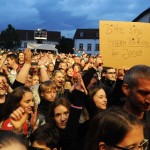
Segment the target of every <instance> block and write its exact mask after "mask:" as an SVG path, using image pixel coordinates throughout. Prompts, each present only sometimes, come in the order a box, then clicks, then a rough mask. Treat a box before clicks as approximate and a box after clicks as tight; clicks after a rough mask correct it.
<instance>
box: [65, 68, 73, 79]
mask: <svg viewBox="0 0 150 150" xmlns="http://www.w3.org/2000/svg"><path fill="white" fill-rule="evenodd" d="M66 75H67V76H68V77H73V68H72V67H69V68H68V69H67V70H66Z"/></svg>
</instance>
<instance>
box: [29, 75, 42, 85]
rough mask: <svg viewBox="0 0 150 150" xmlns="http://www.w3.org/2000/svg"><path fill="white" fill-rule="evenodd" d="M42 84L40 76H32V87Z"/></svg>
mask: <svg viewBox="0 0 150 150" xmlns="http://www.w3.org/2000/svg"><path fill="white" fill-rule="evenodd" d="M39 83H40V77H39V76H38V75H36V74H35V75H33V76H32V83H31V86H34V85H36V84H39Z"/></svg>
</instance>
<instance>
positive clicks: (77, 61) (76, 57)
mask: <svg viewBox="0 0 150 150" xmlns="http://www.w3.org/2000/svg"><path fill="white" fill-rule="evenodd" d="M74 63H79V64H80V57H78V56H75V57H74Z"/></svg>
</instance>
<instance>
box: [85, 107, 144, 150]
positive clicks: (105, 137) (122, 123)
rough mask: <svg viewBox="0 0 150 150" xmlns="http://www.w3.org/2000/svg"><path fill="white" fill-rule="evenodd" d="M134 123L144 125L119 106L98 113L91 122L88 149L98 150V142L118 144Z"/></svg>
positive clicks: (110, 144)
mask: <svg viewBox="0 0 150 150" xmlns="http://www.w3.org/2000/svg"><path fill="white" fill-rule="evenodd" d="M134 125H139V126H143V124H142V122H141V121H140V120H139V119H137V118H136V117H135V116H133V115H132V114H130V113H129V112H127V111H126V110H123V109H122V108H119V107H112V108H109V109H107V110H105V111H103V112H100V113H98V114H97V115H96V116H95V117H94V118H93V120H92V122H91V124H90V129H89V133H88V142H87V143H88V144H87V150H98V144H99V143H100V142H104V143H105V144H106V145H109V146H112V145H117V144H118V143H119V142H121V141H122V140H123V139H124V137H125V136H126V134H127V133H128V132H129V131H130V130H131V129H132V128H133V126H134Z"/></svg>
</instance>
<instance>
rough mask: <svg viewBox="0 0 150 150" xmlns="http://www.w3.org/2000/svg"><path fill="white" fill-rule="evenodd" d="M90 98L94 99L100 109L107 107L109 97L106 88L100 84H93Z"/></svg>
mask: <svg viewBox="0 0 150 150" xmlns="http://www.w3.org/2000/svg"><path fill="white" fill-rule="evenodd" d="M89 95H90V98H91V99H92V100H93V101H94V103H95V105H96V107H97V108H99V109H106V107H107V97H106V93H105V91H104V89H103V88H102V87H100V86H93V87H91V88H90V90H89Z"/></svg>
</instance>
